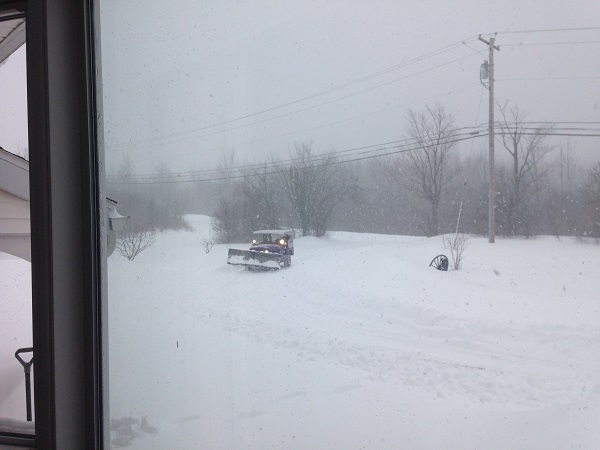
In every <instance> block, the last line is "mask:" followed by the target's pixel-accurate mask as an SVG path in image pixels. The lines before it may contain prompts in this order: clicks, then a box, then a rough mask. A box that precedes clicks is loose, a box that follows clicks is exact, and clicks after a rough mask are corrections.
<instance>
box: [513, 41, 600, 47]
mask: <svg viewBox="0 0 600 450" xmlns="http://www.w3.org/2000/svg"><path fill="white" fill-rule="evenodd" d="M577 44H600V41H570V42H532V43H530V44H524V43H519V44H502V47H529V46H538V45H577Z"/></svg>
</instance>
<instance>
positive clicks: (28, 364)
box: [15, 347, 33, 422]
mask: <svg viewBox="0 0 600 450" xmlns="http://www.w3.org/2000/svg"><path fill="white" fill-rule="evenodd" d="M21 353H33V347H27V348H20V349H18V350H17V351H16V352H15V358H17V359H18V360H19V362H20V363H21V365H22V366H23V370H24V371H25V401H26V402H27V422H31V421H32V420H31V365H32V364H33V355H31V359H30V360H29V361H25V360H24V359H23V358H21Z"/></svg>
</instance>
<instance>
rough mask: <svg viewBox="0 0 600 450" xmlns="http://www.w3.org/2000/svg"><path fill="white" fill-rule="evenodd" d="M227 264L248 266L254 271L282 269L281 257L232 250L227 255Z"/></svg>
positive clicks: (273, 254) (271, 254)
mask: <svg viewBox="0 0 600 450" xmlns="http://www.w3.org/2000/svg"><path fill="white" fill-rule="evenodd" d="M227 264H231V265H234V266H246V267H248V268H249V269H253V270H279V269H280V268H281V255H278V254H277V253H264V252H255V251H252V250H238V249H235V248H230V249H229V254H228V255H227Z"/></svg>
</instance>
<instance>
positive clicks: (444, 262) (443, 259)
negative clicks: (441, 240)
mask: <svg viewBox="0 0 600 450" xmlns="http://www.w3.org/2000/svg"><path fill="white" fill-rule="evenodd" d="M429 267H435V268H436V269H437V270H443V271H446V270H448V257H447V256H446V255H437V256H436V257H435V258H433V259H432V260H431V262H430V263H429Z"/></svg>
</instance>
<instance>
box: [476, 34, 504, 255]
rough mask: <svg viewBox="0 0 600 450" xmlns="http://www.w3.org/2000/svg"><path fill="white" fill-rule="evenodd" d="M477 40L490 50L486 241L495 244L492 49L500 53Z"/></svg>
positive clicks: (487, 43) (480, 38)
mask: <svg viewBox="0 0 600 450" xmlns="http://www.w3.org/2000/svg"><path fill="white" fill-rule="evenodd" d="M479 40H480V41H481V42H484V43H485V44H486V45H487V46H488V47H489V49H490V56H489V58H490V62H489V65H488V71H489V75H488V77H489V80H490V81H489V91H490V100H489V107H490V117H489V125H488V127H489V129H488V135H489V147H490V192H489V198H488V207H489V211H488V241H489V243H490V244H493V243H494V242H496V182H495V179H494V178H495V177H494V49H496V50H498V51H500V47H498V46H496V45H494V42H495V41H496V38H490V41H489V42H488V41H486V40H485V39H483V38H482V37H481V35H479Z"/></svg>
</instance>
